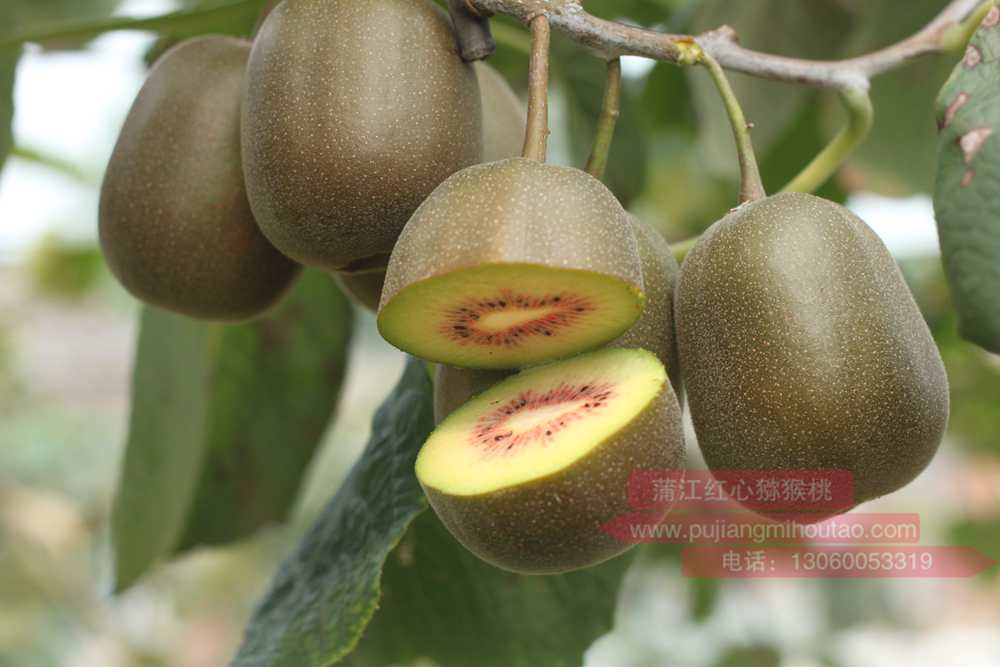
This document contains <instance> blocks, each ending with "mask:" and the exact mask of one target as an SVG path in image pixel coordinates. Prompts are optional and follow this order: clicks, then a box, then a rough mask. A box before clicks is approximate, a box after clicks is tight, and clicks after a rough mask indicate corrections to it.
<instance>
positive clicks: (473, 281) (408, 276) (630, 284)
mask: <svg viewBox="0 0 1000 667" xmlns="http://www.w3.org/2000/svg"><path fill="white" fill-rule="evenodd" d="M644 301H645V295H644V293H643V284H642V271H641V267H640V262H639V253H638V247H637V242H636V239H635V233H634V232H633V231H632V226H631V223H630V222H629V219H628V214H627V213H626V212H625V210H624V209H623V208H622V207H621V205H620V204H619V203H618V201H617V200H616V199H615V198H614V195H612V194H611V192H610V191H609V190H608V189H607V188H606V187H604V185H602V184H601V183H600V181H598V180H597V179H595V178H593V177H592V176H590V175H588V174H586V173H584V172H582V171H580V170H578V169H570V168H566V167H557V166H553V165H547V164H544V163H541V162H537V161H535V160H529V159H525V158H511V159H508V160H500V161H498V162H491V163H489V164H485V165H477V166H474V167H469V168H467V169H464V170H462V171H460V172H458V173H457V174H455V175H454V176H451V177H450V178H448V180H446V181H445V182H444V183H442V184H441V186H439V187H438V188H437V189H436V190H435V191H434V192H433V193H432V194H431V196H430V197H428V198H427V200H426V201H425V202H424V203H423V204H422V205H421V206H420V208H419V209H418V210H417V212H416V213H414V215H413V217H412V218H411V219H410V221H409V222H408V223H407V225H406V228H405V229H404V230H403V233H402V234H401V235H400V237H399V241H398V242H397V243H396V247H395V248H394V250H393V252H392V257H391V258H390V261H389V267H388V270H387V271H386V279H385V287H384V289H383V290H382V302H381V305H380V307H379V314H378V327H379V331H380V332H381V334H382V336H383V338H385V339H386V340H387V341H389V342H390V343H392V344H393V345H395V346H396V347H398V348H400V349H402V350H405V351H407V352H409V353H411V354H414V355H416V356H418V357H422V358H424V359H428V360H430V361H435V362H439V363H446V364H450V365H453V366H460V367H464V368H516V367H524V366H530V365H534V364H538V363H542V362H545V361H550V360H553V359H558V358H563V357H568V356H572V355H574V354H578V353H580V352H584V351H586V350H590V349H594V348H596V347H599V346H601V345H603V344H604V343H607V342H608V341H610V340H613V339H614V338H617V337H618V336H620V335H621V334H622V333H624V332H625V331H627V330H628V328H629V327H631V326H632V325H633V324H634V323H635V321H636V320H638V318H639V315H640V314H641V312H642V307H643V304H644Z"/></svg>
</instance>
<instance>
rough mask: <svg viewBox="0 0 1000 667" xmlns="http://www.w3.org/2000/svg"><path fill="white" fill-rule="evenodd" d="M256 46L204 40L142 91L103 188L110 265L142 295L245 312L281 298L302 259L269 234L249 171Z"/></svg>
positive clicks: (155, 72)
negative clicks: (248, 98)
mask: <svg viewBox="0 0 1000 667" xmlns="http://www.w3.org/2000/svg"><path fill="white" fill-rule="evenodd" d="M249 54H250V45H249V43H248V42H245V41H243V40H239V39H234V38H230V37H199V38H196V39H191V40H188V41H185V42H182V43H180V44H178V45H177V46H175V47H174V48H172V49H171V50H169V51H168V52H167V53H165V54H164V55H163V56H162V58H160V60H159V61H157V63H156V64H155V65H154V67H153V68H152V70H151V71H150V73H149V77H148V79H147V80H146V83H145V85H143V87H142V89H141V90H140V91H139V95H138V97H137V98H136V100H135V102H134V104H133V105H132V109H131V111H130V112H129V114H128V117H127V119H126V120H125V125H124V127H123V128H122V130H121V134H120V135H119V137H118V143H117V144H116V146H115V148H114V152H113V153H112V155H111V160H110V162H109V163H108V168H107V172H106V173H105V176H104V183H103V185H102V187H101V201H100V213H99V230H100V241H101V248H102V250H103V251H104V257H105V259H106V260H107V263H108V266H109V267H110V268H111V271H112V272H113V273H114V274H115V276H116V277H117V278H118V280H119V281H121V283H122V284H123V285H124V286H125V287H126V288H127V289H128V290H129V291H130V292H132V294H134V295H135V296H136V297H138V298H140V299H142V300H143V301H146V302H147V303H150V304H152V305H155V306H160V307H162V308H167V309H170V310H173V311H176V312H178V313H182V314H185V315H189V316H192V317H198V318H207V319H219V320H241V319H245V318H249V317H252V316H254V315H257V314H259V313H260V312H262V311H264V310H265V309H267V308H268V307H269V306H270V305H272V304H273V303H274V302H276V301H277V300H278V299H279V297H281V295H282V294H284V292H285V290H286V289H288V287H289V286H290V285H291V283H292V282H293V281H294V279H295V278H296V277H297V276H298V275H299V271H300V267H299V266H298V265H296V264H295V263H293V262H292V261H291V260H289V259H287V258H286V257H284V256H283V255H282V254H281V253H279V252H278V251H277V250H276V249H275V248H274V247H273V246H272V245H271V244H270V243H269V242H268V241H267V239H266V238H264V236H263V235H262V234H261V232H260V230H259V229H258V227H257V224H256V222H255V221H254V218H253V214H252V213H251V210H250V204H249V202H248V201H247V196H246V189H245V187H244V183H243V173H242V171H241V169H240V90H241V86H242V85H243V76H244V71H245V69H246V63H247V58H248V57H249Z"/></svg>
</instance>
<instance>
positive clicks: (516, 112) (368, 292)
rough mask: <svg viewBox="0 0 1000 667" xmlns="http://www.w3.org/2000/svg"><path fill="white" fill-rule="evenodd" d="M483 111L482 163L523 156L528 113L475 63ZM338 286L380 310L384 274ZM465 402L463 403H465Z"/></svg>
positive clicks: (340, 278)
mask: <svg viewBox="0 0 1000 667" xmlns="http://www.w3.org/2000/svg"><path fill="white" fill-rule="evenodd" d="M473 67H474V68H475V71H476V79H477V80H478V82H479V91H480V93H481V95H482V109H483V162H494V161H496V160H502V159H504V158H509V157H516V156H518V155H520V154H521V146H522V144H523V141H524V125H525V114H526V112H525V109H524V106H523V105H522V104H521V101H520V100H519V99H518V98H517V95H516V94H515V93H514V91H513V90H511V87H510V85H509V84H508V83H507V80H506V79H504V78H503V77H502V76H500V73H499V72H497V71H496V70H495V69H493V68H492V67H491V66H490V65H488V64H486V63H485V62H483V61H481V60H480V61H477V62H475V63H473ZM337 282H338V284H339V285H340V288H341V289H342V290H344V292H345V293H347V294H348V296H350V297H351V299H352V300H353V301H354V302H355V303H357V304H358V305H360V306H363V307H365V308H368V309H369V310H372V311H377V310H378V303H379V296H380V295H381V294H382V284H383V283H384V282H385V271H384V270H382V271H366V272H362V273H340V274H338V275H337ZM463 402H464V401H463Z"/></svg>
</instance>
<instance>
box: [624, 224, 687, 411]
mask: <svg viewBox="0 0 1000 667" xmlns="http://www.w3.org/2000/svg"><path fill="white" fill-rule="evenodd" d="M629 221H630V222H631V223H632V230H633V231H634V233H635V238H636V241H637V245H638V248H639V260H640V261H641V262H642V282H643V284H644V285H645V288H646V307H645V308H644V309H643V311H642V316H641V317H640V318H639V321H638V322H636V323H635V325H634V326H633V327H632V328H631V329H629V330H628V331H626V332H625V333H624V334H623V335H622V336H621V337H619V338H617V339H616V340H614V341H613V342H612V343H611V345H612V346H613V347H638V348H642V349H645V350H649V351H650V352H652V353H654V354H655V355H656V356H657V357H659V358H660V361H661V362H663V365H664V366H666V367H667V375H668V376H669V377H670V383H671V384H672V385H673V386H674V393H675V394H677V400H678V402H680V403H681V404H682V405H683V403H684V381H683V379H682V374H681V371H680V355H679V354H678V352H677V335H676V331H675V328H674V289H675V287H676V285H677V276H678V273H679V272H680V266H679V265H678V264H677V260H676V259H675V258H674V254H673V253H672V252H671V251H670V245H669V244H668V243H667V241H666V239H664V238H663V236H661V235H660V233H659V232H658V231H656V230H655V229H653V228H652V227H650V226H649V225H648V224H646V223H644V222H642V221H641V220H639V219H638V218H636V217H635V216H632V215H630V216H629Z"/></svg>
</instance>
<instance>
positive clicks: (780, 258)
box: [676, 193, 948, 510]
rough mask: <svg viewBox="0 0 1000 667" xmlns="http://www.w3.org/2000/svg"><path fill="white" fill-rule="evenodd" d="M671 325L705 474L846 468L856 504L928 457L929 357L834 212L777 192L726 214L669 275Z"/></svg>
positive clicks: (941, 424) (861, 235)
mask: <svg viewBox="0 0 1000 667" xmlns="http://www.w3.org/2000/svg"><path fill="white" fill-rule="evenodd" d="M676 319H677V332H678V342H679V349H680V355H681V364H682V371H683V374H684V383H685V387H686V389H687V394H688V405H689V408H690V411H691V416H692V418H693V420H694V426H695V431H696V433H697V435H698V443H699V445H700V448H701V451H702V453H703V454H704V457H705V460H706V462H707V463H708V465H709V467H710V468H713V469H778V470H780V469H797V470H801V469H808V470H814V469H837V470H846V471H848V472H850V473H851V474H852V475H853V487H854V496H853V505H857V504H859V503H862V502H864V501H866V500H869V499H872V498H875V497H878V496H881V495H884V494H887V493H890V492H892V491H895V490H896V489H899V488H900V487H902V486H904V485H905V484H907V483H908V482H910V481H911V480H912V479H913V478H914V477H916V476H917V475H918V474H920V472H921V471H922V470H923V469H924V468H925V467H926V466H927V464H928V463H929V462H930V460H931V459H932V457H933V456H934V453H935V452H936V450H937V447H938V444H939V443H940V441H941V438H942V435H943V433H944V429H945V424H946V421H947V418H948V381H947V378H946V376H945V371H944V366H943V364H942V362H941V357H940V355H939V353H938V350H937V348H936V347H935V345H934V341H933V339H932V338H931V335H930V332H929V331H928V328H927V325H926V324H925V322H924V320H923V318H922V317H921V314H920V311H919V310H918V309H917V305H916V303H915V302H914V300H913V296H912V295H911V294H910V291H909V289H908V288H907V286H906V284H905V282H904V281H903V276H902V274H901V273H900V271H899V268H898V267H897V266H896V264H895V262H894V261H893V259H892V257H891V256H890V254H889V251H888V250H887V249H886V247H885V245H884V244H883V243H882V241H881V240H880V239H879V238H878V236H876V235H875V233H874V232H873V231H872V230H871V229H870V228H869V227H868V226H867V225H866V224H865V223H864V222H863V221H862V220H861V219H859V218H858V217H857V216H855V215H854V214H853V213H851V212H850V211H848V210H847V209H846V208H844V207H843V206H839V205H837V204H834V203H832V202H829V201H826V200H823V199H820V198H818V197H814V196H812V195H807V194H792V193H789V194H780V195H776V196H773V197H769V198H767V199H764V200H761V201H758V202H753V203H750V204H746V205H744V206H742V207H740V208H738V209H736V210H735V211H733V212H731V213H730V214H729V215H727V216H726V217H725V218H723V219H722V220H721V221H719V222H717V223H716V224H715V225H713V226H712V227H711V228H710V229H709V230H708V231H707V232H706V233H705V234H704V235H703V237H702V239H701V240H700V241H699V242H698V243H697V244H696V245H695V247H694V248H693V249H692V250H691V252H690V254H688V256H687V258H686V259H685V261H684V263H683V265H682V266H681V274H680V279H679V282H678V286H677V294H676ZM843 509H845V510H846V509H849V507H846V506H845V507H844V508H843Z"/></svg>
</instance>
